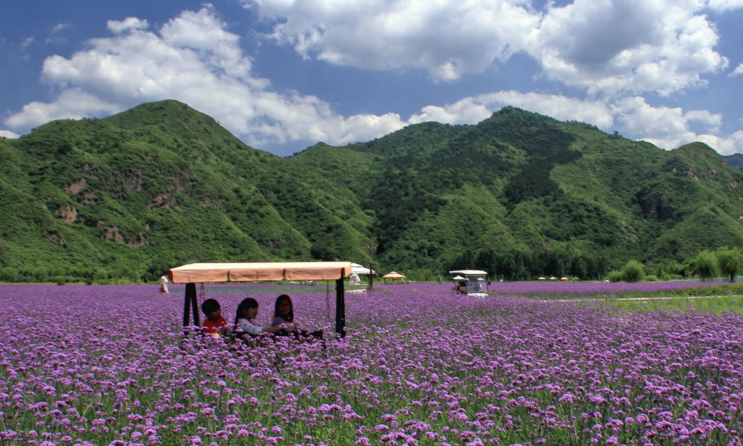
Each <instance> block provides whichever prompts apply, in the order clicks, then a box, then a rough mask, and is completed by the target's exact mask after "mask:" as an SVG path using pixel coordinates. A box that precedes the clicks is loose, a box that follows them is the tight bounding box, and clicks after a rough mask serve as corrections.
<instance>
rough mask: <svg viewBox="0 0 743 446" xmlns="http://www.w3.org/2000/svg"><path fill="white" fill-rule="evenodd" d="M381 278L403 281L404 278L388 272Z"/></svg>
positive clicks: (393, 272) (398, 274)
mask: <svg viewBox="0 0 743 446" xmlns="http://www.w3.org/2000/svg"><path fill="white" fill-rule="evenodd" d="M382 278H384V279H404V278H405V276H403V275H402V274H400V273H398V272H395V271H390V272H389V273H388V274H385V275H384V276H382Z"/></svg>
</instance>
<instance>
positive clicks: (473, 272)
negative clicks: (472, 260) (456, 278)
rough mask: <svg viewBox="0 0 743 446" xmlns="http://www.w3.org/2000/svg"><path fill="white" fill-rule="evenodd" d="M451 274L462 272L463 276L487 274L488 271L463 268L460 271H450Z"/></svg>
mask: <svg viewBox="0 0 743 446" xmlns="http://www.w3.org/2000/svg"><path fill="white" fill-rule="evenodd" d="M449 274H461V275H463V276H487V275H488V273H487V271H480V270H476V269H462V270H458V271H449Z"/></svg>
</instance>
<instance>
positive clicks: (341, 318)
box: [335, 274, 346, 338]
mask: <svg viewBox="0 0 743 446" xmlns="http://www.w3.org/2000/svg"><path fill="white" fill-rule="evenodd" d="M343 286H344V284H343V274H341V278H340V279H338V280H336V281H335V332H336V333H338V334H340V335H341V337H342V338H345V337H346V296H345V293H344V291H345V290H344V289H343Z"/></svg>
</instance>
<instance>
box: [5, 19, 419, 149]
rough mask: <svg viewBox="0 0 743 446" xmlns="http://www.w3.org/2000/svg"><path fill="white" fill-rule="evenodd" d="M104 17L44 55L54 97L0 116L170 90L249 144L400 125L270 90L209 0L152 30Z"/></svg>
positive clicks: (89, 112) (15, 120)
mask: <svg viewBox="0 0 743 446" xmlns="http://www.w3.org/2000/svg"><path fill="white" fill-rule="evenodd" d="M108 27H109V29H110V30H111V31H112V32H114V33H115V34H116V35H115V36H114V37H109V38H98V39H93V40H91V41H89V42H88V48H87V49H86V50H83V51H78V52H76V53H74V54H73V55H72V56H71V57H70V58H65V57H62V56H59V55H55V56H51V57H48V58H47V59H46V60H45V61H44V65H43V69H42V75H41V79H42V81H43V82H44V83H46V84H48V85H50V86H52V87H54V88H55V89H59V90H60V93H59V95H58V97H57V98H56V99H55V100H54V101H52V102H49V103H42V102H32V103H30V104H27V105H25V106H24V107H23V109H22V110H21V111H20V112H18V113H16V114H14V115H11V116H10V117H8V118H7V119H5V124H6V125H7V126H8V127H10V128H11V129H13V130H14V131H27V130H28V129H30V128H31V127H34V126H37V125H40V124H43V123H46V122H48V121H50V120H54V119H65V118H81V117H84V116H104V115H108V114H111V113H115V112H117V111H121V110H124V109H126V108H129V107H131V106H134V105H137V104H139V103H141V102H148V101H156V100H162V99H178V100H180V101H183V102H186V103H188V104H189V105H191V106H192V107H194V108H196V109H198V110H200V111H202V112H204V113H206V114H208V115H210V116H212V117H214V118H215V119H217V120H218V121H220V122H221V124H222V125H223V126H225V127H226V128H227V129H229V130H230V131H232V132H233V133H235V134H237V135H238V136H241V137H242V138H243V139H245V140H247V141H248V142H249V143H251V144H254V145H260V144H263V143H284V142H287V141H297V140H309V141H313V142H314V141H326V142H328V143H331V144H344V143H348V142H353V141H359V140H367V139H372V138H374V137H378V136H382V135H384V134H387V133H390V132H392V131H394V130H397V129H399V128H401V127H403V126H404V125H405V122H403V121H401V120H400V117H399V116H398V115H396V114H394V113H388V114H385V115H383V116H374V115H357V116H351V117H348V118H345V117H343V116H340V115H338V114H336V113H334V112H333V111H332V110H331V108H330V106H329V105H328V104H327V103H325V102H323V101H322V100H320V99H318V98H317V97H314V96H303V95H301V94H299V93H297V92H292V93H290V94H284V95H282V94H279V93H277V92H275V91H271V89H270V82H269V81H268V80H266V79H261V78H257V77H254V76H253V75H252V74H251V60H250V59H249V58H248V57H245V55H244V54H243V53H242V50H241V49H240V46H239V37H238V36H236V35H235V34H232V33H230V32H228V31H227V29H226V24H225V23H224V22H223V21H221V20H220V19H219V18H218V17H217V15H216V12H215V11H214V10H213V8H211V7H205V8H203V9H201V10H200V11H198V12H193V11H185V12H183V13H182V14H180V15H179V16H178V17H176V18H174V19H172V20H170V21H169V22H168V23H166V24H164V25H163V26H162V27H161V28H160V29H159V30H158V31H157V32H153V31H149V30H147V29H145V27H146V22H145V21H143V20H140V19H137V18H127V19H126V20H124V21H123V22H114V21H109V22H108Z"/></svg>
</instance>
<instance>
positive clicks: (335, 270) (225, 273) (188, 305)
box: [168, 262, 351, 337]
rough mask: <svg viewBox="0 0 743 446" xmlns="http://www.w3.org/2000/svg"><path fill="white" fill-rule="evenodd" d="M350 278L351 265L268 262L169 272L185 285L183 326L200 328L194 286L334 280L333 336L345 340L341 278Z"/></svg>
mask: <svg viewBox="0 0 743 446" xmlns="http://www.w3.org/2000/svg"><path fill="white" fill-rule="evenodd" d="M350 274H351V262H268V263H191V264H188V265H183V266H179V267H177V268H171V269H170V270H169V271H168V278H169V279H170V281H171V282H173V283H183V284H186V294H185V296H184V301H183V326H184V327H188V326H189V325H190V312H191V310H193V321H194V325H196V326H199V325H200V324H199V308H198V301H197V294H196V284H197V283H200V284H202V286H203V284H204V283H206V282H264V281H280V280H295V281H302V280H317V281H319V280H335V284H336V285H335V290H336V295H335V332H336V333H337V334H339V335H340V336H341V337H345V336H346V300H345V293H344V281H343V279H344V277H348V276H349V275H350Z"/></svg>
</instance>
